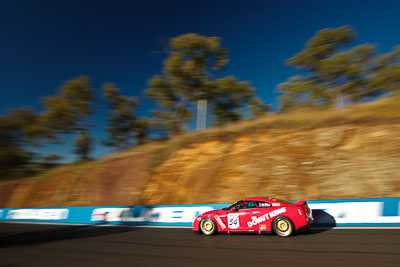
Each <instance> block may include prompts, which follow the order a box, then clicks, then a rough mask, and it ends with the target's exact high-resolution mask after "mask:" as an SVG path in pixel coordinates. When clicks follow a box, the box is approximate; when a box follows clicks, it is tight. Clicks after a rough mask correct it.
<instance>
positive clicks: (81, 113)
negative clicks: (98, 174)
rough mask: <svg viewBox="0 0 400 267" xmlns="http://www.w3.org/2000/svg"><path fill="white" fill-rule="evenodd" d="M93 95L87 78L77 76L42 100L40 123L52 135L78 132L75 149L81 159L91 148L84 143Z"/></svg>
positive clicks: (85, 156)
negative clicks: (54, 93)
mask: <svg viewBox="0 0 400 267" xmlns="http://www.w3.org/2000/svg"><path fill="white" fill-rule="evenodd" d="M93 94H94V89H93V88H92V87H91V86H90V79H89V77H85V76H81V77H78V78H76V79H73V80H69V81H66V82H65V83H64V84H62V86H61V87H60V90H59V93H58V95H56V96H53V97H45V98H44V99H43V103H44V106H45V108H46V110H45V112H44V113H43V115H42V121H43V124H44V125H45V126H46V128H47V129H48V130H49V131H50V132H52V133H53V136H56V135H57V134H70V133H73V134H76V135H78V137H77V138H76V142H75V145H76V146H77V148H76V149H75V152H76V153H77V155H78V156H79V158H81V159H87V158H88V153H89V150H90V148H91V146H90V145H89V143H90V142H87V136H88V132H89V124H88V123H87V121H86V118H87V117H88V116H89V115H90V114H92V113H93V112H94V111H93V109H92V107H91V102H92V100H93ZM85 140H86V141H85ZM80 146H81V147H80Z"/></svg>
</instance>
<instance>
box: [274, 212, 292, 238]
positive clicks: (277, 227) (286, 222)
mask: <svg viewBox="0 0 400 267" xmlns="http://www.w3.org/2000/svg"><path fill="white" fill-rule="evenodd" d="M272 228H273V229H274V232H275V233H276V234H277V235H279V236H283V237H286V236H290V235H291V234H292V233H293V231H294V226H293V223H292V221H291V220H290V219H289V218H287V217H284V216H279V217H276V218H275V220H274V221H273V223H272Z"/></svg>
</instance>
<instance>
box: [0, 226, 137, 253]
mask: <svg viewBox="0 0 400 267" xmlns="http://www.w3.org/2000/svg"><path fill="white" fill-rule="evenodd" d="M133 230H134V228H133V227H117V226H113V227H95V226H65V227H58V228H55V229H45V230H38V231H32V232H24V233H17V234H2V235H0V248H5V247H13V246H27V245H37V244H42V243H48V242H54V241H61V240H68V239H79V238H86V237H94V236H102V235H110V234H117V233H123V232H130V231H133Z"/></svg>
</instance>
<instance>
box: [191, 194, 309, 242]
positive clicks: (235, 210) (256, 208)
mask: <svg viewBox="0 0 400 267" xmlns="http://www.w3.org/2000/svg"><path fill="white" fill-rule="evenodd" d="M312 222H313V217H312V214H311V210H310V208H309V207H308V205H307V202H305V201H297V202H296V203H292V202H288V201H284V200H280V199H275V198H269V197H254V198H244V199H242V200H239V201H237V202H236V203H234V204H232V205H231V206H229V207H227V208H223V209H219V210H212V211H208V212H205V213H203V214H201V215H199V216H198V217H197V218H196V219H195V220H194V222H193V231H196V232H199V231H200V232H201V233H203V234H205V235H212V234H216V233H217V232H227V233H228V234H229V233H230V232H240V231H256V232H258V233H259V234H261V232H274V233H276V234H277V235H279V236H290V235H291V234H293V233H296V232H300V231H302V230H306V229H308V228H309V227H310V225H311V223H312Z"/></svg>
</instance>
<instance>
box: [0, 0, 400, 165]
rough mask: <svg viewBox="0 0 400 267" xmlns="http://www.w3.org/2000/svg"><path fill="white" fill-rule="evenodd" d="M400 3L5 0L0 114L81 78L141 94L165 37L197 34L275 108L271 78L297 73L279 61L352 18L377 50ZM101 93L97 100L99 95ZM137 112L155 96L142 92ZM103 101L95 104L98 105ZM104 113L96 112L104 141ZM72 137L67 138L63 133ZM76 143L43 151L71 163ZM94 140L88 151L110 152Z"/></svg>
mask: <svg viewBox="0 0 400 267" xmlns="http://www.w3.org/2000/svg"><path fill="white" fill-rule="evenodd" d="M399 14H400V1H397V0H395V1H389V0H382V1H368V0H364V1H362V0H360V1H351V0H347V1H320V0H319V1H306V0H302V1H298V0H293V1H285V0H280V1H272V0H271V1H261V0H259V1H258V0H249V1H243V0H241V1H233V0H231V1H223V0H214V1H208V0H207V1H205V0H202V1H187V0H186V1H174V0H168V1H161V0H160V1H154V0H148V1H133V0H132V1H128V0H127V1H118V0H114V1H100V0H97V1H83V0H82V1H76V0H59V1H54V0H53V1H41V0H36V1H35V0H32V1H19V0H13V1H2V2H1V4H0V38H1V39H0V86H1V87H0V114H4V113H5V111H6V110H7V109H9V108H17V107H21V106H34V107H36V110H37V111H40V110H41V106H40V99H41V98H42V97H44V96H48V95H53V94H55V93H56V91H57V89H58V87H59V85H60V84H61V83H62V81H65V80H68V79H71V78H74V77H76V76H79V75H88V76H90V77H91V78H92V81H93V86H94V87H96V88H100V87H101V84H102V83H103V82H107V81H108V82H114V83H116V84H117V85H118V86H119V87H120V88H121V89H122V93H123V94H125V95H135V96H140V95H141V92H142V91H143V90H144V89H145V88H146V83H147V81H148V79H149V78H151V76H152V75H154V74H157V73H159V72H160V70H161V62H162V60H163V59H164V58H165V54H164V53H163V51H164V47H165V46H166V44H167V41H168V39H169V38H171V37H174V36H177V35H180V34H184V33H190V32H193V33H198V34H202V35H207V36H219V37H221V38H222V45H223V46H224V47H225V48H227V49H228V50H229V51H230V63H229V65H228V67H227V69H226V71H225V73H226V74H229V75H235V76H236V77H238V78H239V79H241V80H248V81H250V82H251V83H252V84H253V85H254V86H255V87H256V88H257V92H258V95H259V96H260V97H261V98H262V99H263V100H264V101H265V102H267V103H270V104H274V105H275V107H276V106H277V105H278V102H277V99H276V98H277V95H276V93H275V92H274V90H275V88H276V85H277V84H279V83H281V82H284V81H285V80H286V79H287V78H288V77H289V76H291V75H293V74H296V73H297V71H296V70H295V69H292V68H289V67H287V66H285V65H284V60H285V59H287V58H289V57H291V56H292V55H294V54H295V53H297V52H298V51H300V50H301V49H302V48H303V47H304V43H305V42H306V41H307V40H308V39H309V38H311V37H312V36H313V35H314V33H315V32H316V31H318V30H320V29H322V28H326V27H338V26H342V25H350V26H352V27H353V28H354V29H355V31H356V32H357V33H358V38H357V41H356V44H359V43H373V44H376V45H377V46H378V48H379V50H378V51H379V52H381V53H382V52H388V51H389V50H390V49H391V48H392V47H394V46H395V45H398V44H400V18H399ZM98 98H99V97H98ZM141 103H142V106H141V109H140V115H142V116H146V115H147V111H148V109H149V108H154V103H152V102H151V101H150V100H147V99H145V98H143V97H141ZM98 108H99V107H98ZM103 117H104V110H101V111H100V112H99V113H98V114H97V115H96V116H94V117H93V118H92V120H93V123H96V124H97V126H96V127H94V129H93V134H94V135H95V136H96V138H98V140H101V139H104V138H105V136H104V133H103V131H102V127H103V125H104V119H103ZM67 141H68V139H67ZM71 150H72V146H71V144H70V143H68V142H66V144H64V145H58V146H55V145H52V146H45V147H43V148H42V149H41V151H42V152H43V153H50V154H51V153H53V154H61V155H63V156H65V157H66V159H67V160H72V159H73V156H72V155H71V153H70V152H71ZM109 151H110V150H109V149H105V148H103V147H101V146H100V145H97V147H96V150H95V151H94V153H93V155H94V156H99V155H102V154H104V153H107V152H109Z"/></svg>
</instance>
